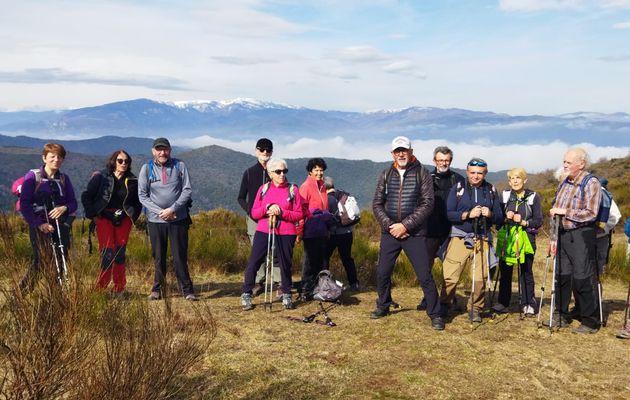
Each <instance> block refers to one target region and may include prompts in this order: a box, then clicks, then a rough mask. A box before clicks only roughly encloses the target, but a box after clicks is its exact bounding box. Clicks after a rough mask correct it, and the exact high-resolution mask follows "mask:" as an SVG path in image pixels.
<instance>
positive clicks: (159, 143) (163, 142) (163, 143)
mask: <svg viewBox="0 0 630 400" xmlns="http://www.w3.org/2000/svg"><path fill="white" fill-rule="evenodd" d="M158 147H168V148H169V149H170V148H171V143H170V142H169V141H168V139H167V138H163V137H159V138H157V139H155V140H154V141H153V148H154V149H155V148H158Z"/></svg>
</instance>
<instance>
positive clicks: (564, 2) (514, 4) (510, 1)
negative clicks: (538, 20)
mask: <svg viewBox="0 0 630 400" xmlns="http://www.w3.org/2000/svg"><path fill="white" fill-rule="evenodd" d="M583 5H584V1H582V0H499V6H500V7H501V9H502V10H504V11H539V10H561V9H567V8H569V9H576V8H580V7H582V6H583Z"/></svg>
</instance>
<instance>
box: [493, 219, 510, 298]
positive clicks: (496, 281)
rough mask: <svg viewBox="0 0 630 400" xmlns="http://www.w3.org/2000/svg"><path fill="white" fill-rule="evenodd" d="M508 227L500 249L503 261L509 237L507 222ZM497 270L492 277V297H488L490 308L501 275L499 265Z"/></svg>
mask: <svg viewBox="0 0 630 400" xmlns="http://www.w3.org/2000/svg"><path fill="white" fill-rule="evenodd" d="M507 225H508V227H507V229H506V230H505V238H504V240H503V248H501V259H502V260H505V248H506V247H507V243H508V237H509V235H510V226H509V222H508V224H507ZM497 268H499V269H498V270H497V274H496V276H495V277H494V286H493V288H492V295H491V296H490V307H492V304H493V303H494V296H495V294H496V292H497V283H498V282H499V277H500V275H501V265H499V266H498V267H497Z"/></svg>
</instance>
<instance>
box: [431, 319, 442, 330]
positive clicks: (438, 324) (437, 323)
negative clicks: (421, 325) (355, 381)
mask: <svg viewBox="0 0 630 400" xmlns="http://www.w3.org/2000/svg"><path fill="white" fill-rule="evenodd" d="M431 328H433V329H435V330H436V331H443V330H444V320H443V319H442V317H434V318H431Z"/></svg>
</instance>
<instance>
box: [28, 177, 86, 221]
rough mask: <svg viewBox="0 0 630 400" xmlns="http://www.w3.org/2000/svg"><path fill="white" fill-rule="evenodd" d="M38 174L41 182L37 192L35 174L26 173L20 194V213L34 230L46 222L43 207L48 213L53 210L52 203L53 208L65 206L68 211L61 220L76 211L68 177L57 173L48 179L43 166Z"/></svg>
mask: <svg viewBox="0 0 630 400" xmlns="http://www.w3.org/2000/svg"><path fill="white" fill-rule="evenodd" d="M39 173H40V174H41V175H40V176H41V181H40V183H39V187H38V188H37V191H35V187H36V186H37V180H36V177H35V172H33V171H28V173H27V174H26V176H25V177H24V183H22V192H21V194H20V212H21V213H22V216H23V217H24V219H25V220H26V222H27V223H28V224H29V225H30V226H32V227H34V228H37V227H38V226H39V225H41V224H44V223H46V222H47V221H46V213H45V211H44V206H45V207H46V209H47V210H48V211H49V212H50V210H51V209H52V208H53V203H54V206H55V207H58V206H67V207H68V211H67V212H66V214H64V216H63V217H62V218H64V217H66V216H68V215H71V214H74V213H75V212H76V211H77V199H76V198H75V197H74V188H73V187H72V182H70V177H69V176H68V175H66V174H64V173H63V172H61V171H57V173H56V174H55V176H54V177H53V178H52V179H49V178H48V175H46V171H45V170H44V166H43V165H42V166H41V167H40V168H39ZM53 185H54V186H53ZM53 189H54V190H53Z"/></svg>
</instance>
